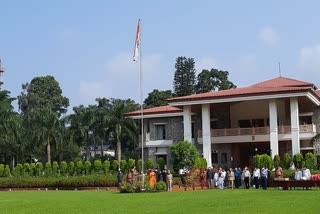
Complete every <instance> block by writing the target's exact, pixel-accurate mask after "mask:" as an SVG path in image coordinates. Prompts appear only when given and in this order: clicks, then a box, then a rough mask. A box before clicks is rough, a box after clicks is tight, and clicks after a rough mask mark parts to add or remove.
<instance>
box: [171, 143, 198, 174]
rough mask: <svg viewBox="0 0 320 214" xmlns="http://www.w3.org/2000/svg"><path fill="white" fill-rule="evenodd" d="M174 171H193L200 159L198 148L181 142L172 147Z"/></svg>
mask: <svg viewBox="0 0 320 214" xmlns="http://www.w3.org/2000/svg"><path fill="white" fill-rule="evenodd" d="M170 151H171V154H172V159H173V167H174V169H176V170H177V169H182V168H184V167H187V168H189V169H191V168H192V167H193V166H194V164H195V161H196V159H197V158H198V157H199V153H198V150H197V148H196V147H195V146H194V145H192V144H191V143H189V142H187V141H181V142H179V143H176V144H173V145H172V146H171V147H170Z"/></svg>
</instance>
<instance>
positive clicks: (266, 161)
mask: <svg viewBox="0 0 320 214" xmlns="http://www.w3.org/2000/svg"><path fill="white" fill-rule="evenodd" d="M260 164H261V166H260V167H264V168H267V169H270V170H271V169H272V168H273V165H272V164H273V162H272V158H271V157H270V156H269V155H267V154H263V155H260Z"/></svg>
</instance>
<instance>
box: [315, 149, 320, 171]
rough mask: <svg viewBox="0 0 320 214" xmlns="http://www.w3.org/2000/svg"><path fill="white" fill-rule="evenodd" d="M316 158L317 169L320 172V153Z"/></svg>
mask: <svg viewBox="0 0 320 214" xmlns="http://www.w3.org/2000/svg"><path fill="white" fill-rule="evenodd" d="M316 157H317V169H318V170H319V169H320V153H318V154H317V155H316Z"/></svg>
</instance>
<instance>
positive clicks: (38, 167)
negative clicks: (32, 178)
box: [36, 162, 43, 176]
mask: <svg viewBox="0 0 320 214" xmlns="http://www.w3.org/2000/svg"><path fill="white" fill-rule="evenodd" d="M36 170H37V176H42V173H43V164H42V163H41V162H38V163H37V165H36Z"/></svg>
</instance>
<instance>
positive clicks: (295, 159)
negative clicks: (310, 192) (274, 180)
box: [293, 153, 303, 169]
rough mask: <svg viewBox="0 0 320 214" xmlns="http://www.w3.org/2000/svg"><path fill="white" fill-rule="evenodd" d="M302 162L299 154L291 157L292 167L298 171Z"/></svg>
mask: <svg viewBox="0 0 320 214" xmlns="http://www.w3.org/2000/svg"><path fill="white" fill-rule="evenodd" d="M302 161H303V156H302V154H300V153H297V154H295V155H294V156H293V163H294V166H295V167H296V168H298V169H301V168H302Z"/></svg>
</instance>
